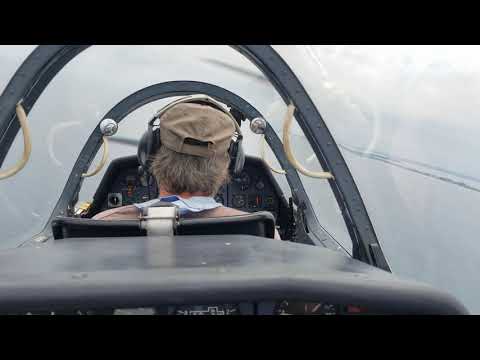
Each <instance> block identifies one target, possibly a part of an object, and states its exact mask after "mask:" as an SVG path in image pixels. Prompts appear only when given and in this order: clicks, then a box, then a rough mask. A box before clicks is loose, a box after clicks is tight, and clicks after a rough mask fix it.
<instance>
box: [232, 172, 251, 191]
mask: <svg viewBox="0 0 480 360" xmlns="http://www.w3.org/2000/svg"><path fill="white" fill-rule="evenodd" d="M233 181H235V182H236V183H237V184H239V185H240V189H241V190H242V191H246V190H248V188H249V186H250V175H248V173H247V172H245V171H242V173H241V174H240V176H237V177H235V178H233Z"/></svg>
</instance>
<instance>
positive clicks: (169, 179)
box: [150, 103, 236, 196]
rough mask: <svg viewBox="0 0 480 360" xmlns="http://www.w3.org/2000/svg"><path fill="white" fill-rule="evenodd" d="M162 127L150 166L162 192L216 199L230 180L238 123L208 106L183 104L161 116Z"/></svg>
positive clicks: (175, 106)
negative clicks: (159, 144) (232, 147)
mask: <svg viewBox="0 0 480 360" xmlns="http://www.w3.org/2000/svg"><path fill="white" fill-rule="evenodd" d="M159 127H160V141H161V146H160V148H159V149H158V150H157V151H156V153H155V154H154V156H153V159H152V162H151V167H150V171H151V173H152V174H153V176H154V177H155V178H156V180H157V183H158V186H159V189H161V190H163V191H164V192H168V193H171V194H183V193H192V194H202V195H203V196H214V195H215V194H216V193H217V192H218V189H219V188H220V186H221V185H222V184H224V183H225V182H227V181H228V175H229V171H228V169H229V164H230V156H229V149H230V146H231V142H232V137H233V135H234V133H235V131H236V126H235V124H234V120H232V118H231V117H229V116H228V115H227V114H226V113H224V112H222V111H220V110H218V109H216V108H214V107H211V106H209V105H206V104H199V103H180V104H177V105H174V106H173V107H171V108H169V109H168V110H167V111H166V112H164V113H163V114H162V115H161V117H160V125H159Z"/></svg>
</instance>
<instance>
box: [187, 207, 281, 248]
mask: <svg viewBox="0 0 480 360" xmlns="http://www.w3.org/2000/svg"><path fill="white" fill-rule="evenodd" d="M248 214H250V213H248V212H245V211H241V210H238V209H234V208H230V207H226V206H220V207H218V208H215V209H211V210H206V211H202V212H200V213H193V214H191V216H189V217H204V218H212V217H223V216H238V215H248ZM275 239H277V240H281V237H280V234H279V233H278V231H277V229H275Z"/></svg>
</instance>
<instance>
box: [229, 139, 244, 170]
mask: <svg viewBox="0 0 480 360" xmlns="http://www.w3.org/2000/svg"><path fill="white" fill-rule="evenodd" d="M229 153H230V170H231V172H232V173H233V175H234V176H235V175H240V173H241V172H242V170H243V166H244V165H245V153H244V152H243V146H242V140H238V141H237V142H234V143H232V145H231V147H230V151H229Z"/></svg>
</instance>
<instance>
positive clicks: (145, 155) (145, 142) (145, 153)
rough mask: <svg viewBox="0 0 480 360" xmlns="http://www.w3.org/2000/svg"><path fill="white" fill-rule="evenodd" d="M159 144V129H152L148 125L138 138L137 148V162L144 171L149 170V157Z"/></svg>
mask: <svg viewBox="0 0 480 360" xmlns="http://www.w3.org/2000/svg"><path fill="white" fill-rule="evenodd" d="M160 145H161V144H160V129H159V128H158V129H155V130H153V129H152V128H151V127H149V128H148V130H147V131H145V132H144V133H143V135H142V137H141V138H140V142H139V144H138V149H137V158H138V163H139V164H140V165H141V166H142V167H143V169H144V170H145V171H149V168H150V161H151V158H152V156H153V155H154V154H155V152H156V151H157V150H158V148H159V147H160Z"/></svg>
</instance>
